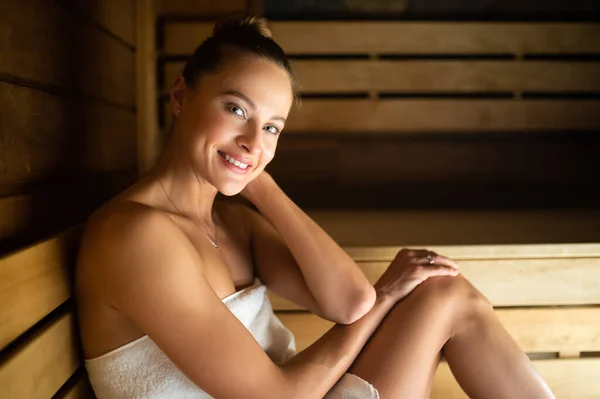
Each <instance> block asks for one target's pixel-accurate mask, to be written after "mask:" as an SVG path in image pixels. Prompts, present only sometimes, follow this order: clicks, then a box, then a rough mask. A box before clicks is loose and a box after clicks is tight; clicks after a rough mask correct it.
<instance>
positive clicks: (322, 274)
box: [243, 172, 375, 324]
mask: <svg viewBox="0 0 600 399" xmlns="http://www.w3.org/2000/svg"><path fill="white" fill-rule="evenodd" d="M243 195H244V196H245V197H246V198H247V199H248V200H249V201H251V202H252V203H253V204H254V205H255V206H256V207H257V208H258V210H259V211H260V213H261V214H262V216H261V215H258V214H256V213H254V212H253V215H252V216H251V226H252V231H251V240H252V249H253V251H254V259H255V263H256V269H257V272H258V275H259V276H260V278H261V279H262V280H263V282H264V283H265V284H266V285H267V286H268V287H269V289H271V290H272V291H274V292H276V293H277V294H279V295H282V296H284V297H286V298H288V299H290V300H292V301H293V302H295V303H298V304H300V305H302V306H304V307H305V308H307V309H308V310H310V311H312V312H313V313H316V314H318V315H320V316H321V317H323V318H326V319H329V320H331V321H335V322H337V323H343V324H348V323H352V322H353V321H355V320H357V319H359V318H360V317H361V316H363V315H364V314H365V313H366V312H367V311H368V310H369V309H370V307H371V306H372V305H373V302H374V300H375V295H374V289H373V287H372V286H371V284H370V283H369V281H368V280H367V278H366V277H365V275H364V274H363V273H362V271H361V270H360V269H359V268H358V266H357V265H356V263H355V262H354V261H353V260H352V259H351V258H350V256H348V254H346V252H344V250H343V249H342V248H340V247H339V246H338V245H337V244H336V243H335V241H333V239H331V237H329V235H327V233H326V232H325V231H323V229H321V228H320V227H319V226H318V225H317V224H316V223H315V222H314V221H313V220H312V219H311V218H310V217H309V216H308V215H306V214H305V213H304V212H303V211H302V210H301V209H300V208H298V206H296V204H294V202H293V201H292V200H290V199H289V198H288V197H287V195H285V193H284V192H283V191H282V190H281V188H279V186H278V185H277V184H276V183H275V181H274V180H273V179H272V178H271V176H270V175H269V174H267V173H265V172H263V173H262V174H261V175H260V176H259V177H258V178H257V179H255V180H254V181H253V182H252V183H250V184H249V185H248V186H247V188H246V189H245V190H244V192H243Z"/></svg>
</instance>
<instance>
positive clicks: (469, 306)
mask: <svg viewBox="0 0 600 399" xmlns="http://www.w3.org/2000/svg"><path fill="white" fill-rule="evenodd" d="M417 290H419V291H420V295H423V296H426V297H428V299H430V300H433V301H434V303H436V305H437V307H438V309H440V310H441V311H445V312H448V313H449V315H451V316H452V318H453V319H454V320H456V321H459V322H461V323H464V322H467V321H469V320H473V319H476V318H477V317H478V316H479V315H480V314H481V313H482V312H489V311H493V307H492V304H491V303H490V301H489V300H488V299H487V298H486V297H485V296H483V294H481V292H479V290H477V288H475V287H474V286H473V285H472V284H471V283H470V282H469V281H468V280H467V279H466V278H464V277H463V276H462V275H460V274H459V275H458V276H455V277H450V276H441V277H432V278H430V279H428V280H426V281H424V282H423V283H422V284H421V285H420V286H419V287H417V289H415V291H417Z"/></svg>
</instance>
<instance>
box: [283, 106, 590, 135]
mask: <svg viewBox="0 0 600 399" xmlns="http://www.w3.org/2000/svg"><path fill="white" fill-rule="evenodd" d="M432 115H435V117H432ZM599 115H600V101H594V100H578V101H567V100H524V101H514V100H467V99H455V100H439V99H420V100H396V99H387V100H380V101H374V100H351V99H349V100H340V99H335V100H316V99H307V100H305V101H303V104H302V107H301V109H300V110H298V109H297V108H294V109H293V110H292V112H291V116H290V118H289V120H288V123H287V125H286V128H285V129H286V131H288V132H293V133H304V134H310V133H324V132H326V133H417V132H439V133H444V132H457V131H460V132H467V131H468V132H473V133H484V132H489V131H503V132H506V131H532V130H569V131H573V132H575V131H577V130H593V129H597V128H599V127H600V116H599Z"/></svg>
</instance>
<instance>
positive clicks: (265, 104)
mask: <svg viewBox="0 0 600 399" xmlns="http://www.w3.org/2000/svg"><path fill="white" fill-rule="evenodd" d="M176 90H177V89H176V88H175V89H174V92H173V93H175V91H176ZM292 103H293V94H292V87H291V82H290V78H289V76H288V74H287V72H286V71H285V70H284V69H283V68H281V67H279V66H278V65H276V64H275V63H273V62H271V61H268V60H265V59H260V58H253V57H232V58H231V59H230V60H228V61H226V62H225V64H224V65H223V67H222V68H221V70H220V71H219V72H217V73H214V74H213V73H207V74H203V75H202V76H201V77H200V79H199V81H198V83H197V86H196V87H195V88H194V90H193V91H192V90H189V89H187V90H185V95H184V99H183V106H182V105H181V104H180V103H179V102H177V101H176V100H175V94H172V95H171V105H172V106H173V108H174V109H173V110H174V111H175V112H176V115H177V110H178V109H181V110H180V113H179V115H178V116H177V118H178V119H179V120H178V121H177V122H176V123H179V129H180V133H181V137H182V139H183V142H182V143H181V144H183V145H182V146H181V147H180V148H179V150H183V152H184V153H185V156H186V157H189V160H190V163H191V165H192V167H193V168H194V171H195V172H196V173H197V174H198V175H199V176H200V177H202V178H204V179H206V180H207V181H208V182H209V183H210V184H212V185H213V186H214V187H216V188H217V190H219V191H220V192H221V193H223V194H225V195H235V194H238V193H239V192H240V191H242V190H243V189H244V187H246V185H247V184H248V183H249V182H251V181H252V180H253V179H255V178H256V177H257V176H258V175H259V174H260V173H261V172H262V171H263V170H264V168H265V166H267V164H268V163H269V162H271V160H272V159H273V157H274V156H275V149H276V147H277V141H278V139H279V135H280V134H281V131H282V130H283V127H284V125H285V120H286V118H287V116H288V113H289V111H290V108H291V106H292Z"/></svg>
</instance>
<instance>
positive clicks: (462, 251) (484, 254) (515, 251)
mask: <svg viewBox="0 0 600 399" xmlns="http://www.w3.org/2000/svg"><path fill="white" fill-rule="evenodd" d="M402 248H403V247H345V248H344V250H345V251H346V252H347V253H348V254H349V255H350V256H351V257H352V259H354V261H356V262H361V261H362V262H365V261H371V262H377V261H379V262H388V263H389V262H391V261H392V260H393V259H394V257H395V256H396V254H397V253H398V251H400V250H401V249H402ZM427 249H429V250H430V251H434V252H437V253H439V254H443V255H444V256H447V257H449V258H451V259H454V260H458V261H462V260H494V259H496V260H499V259H540V258H541V259H547V258H553V259H564V258H568V259H576V258H600V244H591V243H590V244H529V245H462V246H461V245H456V246H450V245H446V246H427Z"/></svg>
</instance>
